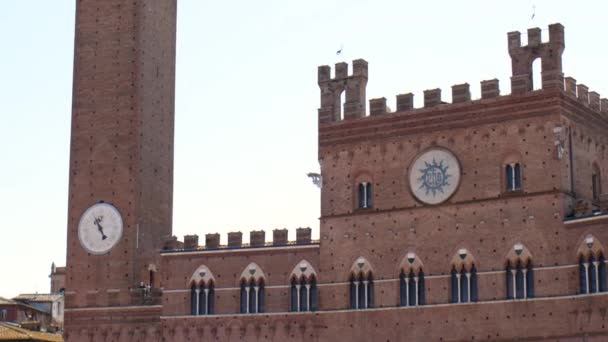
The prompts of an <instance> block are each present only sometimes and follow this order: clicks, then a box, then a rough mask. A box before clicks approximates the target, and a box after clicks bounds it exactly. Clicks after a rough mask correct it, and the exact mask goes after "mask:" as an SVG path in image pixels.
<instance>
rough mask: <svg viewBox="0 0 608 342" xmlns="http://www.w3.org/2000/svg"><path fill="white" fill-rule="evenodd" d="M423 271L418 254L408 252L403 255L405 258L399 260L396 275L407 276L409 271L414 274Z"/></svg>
mask: <svg viewBox="0 0 608 342" xmlns="http://www.w3.org/2000/svg"><path fill="white" fill-rule="evenodd" d="M423 269H424V264H423V263H422V260H420V257H419V256H418V254H416V253H414V252H413V251H409V252H407V253H405V256H404V257H403V259H401V263H400V264H399V271H398V273H399V274H400V273H401V272H404V273H405V274H409V273H410V271H414V274H418V273H419V272H420V271H421V270H423Z"/></svg>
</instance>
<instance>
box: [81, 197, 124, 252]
mask: <svg viewBox="0 0 608 342" xmlns="http://www.w3.org/2000/svg"><path fill="white" fill-rule="evenodd" d="M122 225H123V222H122V216H120V213H119V212H118V209H116V207H114V206H113V205H111V204H108V203H103V202H102V203H96V204H93V205H92V206H91V207H89V209H87V210H86V211H85V212H84V213H83V214H82V216H81V217H80V222H79V223H78V239H79V240H80V244H81V245H82V247H83V248H84V249H85V250H86V251H87V252H89V253H91V254H105V253H107V252H108V251H110V249H112V247H114V246H115V245H116V244H117V243H118V241H119V240H120V238H121V237H122V228H123V227H122Z"/></svg>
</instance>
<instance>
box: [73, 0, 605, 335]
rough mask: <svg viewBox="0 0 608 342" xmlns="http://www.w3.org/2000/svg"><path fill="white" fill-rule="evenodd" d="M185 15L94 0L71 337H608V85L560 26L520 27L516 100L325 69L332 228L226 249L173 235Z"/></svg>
mask: <svg viewBox="0 0 608 342" xmlns="http://www.w3.org/2000/svg"><path fill="white" fill-rule="evenodd" d="M175 24H176V1H175V0H162V1H161V0H138V1H131V2H125V1H119V0H106V1H103V2H102V1H93V0H80V1H78V2H77V9H76V38H75V52H74V88H73V110H72V137H71V150H70V151H71V158H70V183H69V184H70V185H69V186H70V188H69V212H68V229H67V237H68V247H67V264H66V269H65V271H66V276H65V277H66V278H65V300H66V310H65V338H66V340H67V341H198V340H201V339H202V340H205V341H207V340H209V341H210V340H214V341H216V340H217V341H391V342H393V341H469V340H495V341H506V340H515V339H517V340H525V341H557V340H559V341H606V340H608V330H607V328H606V324H607V321H606V313H607V312H608V301H607V299H608V295H607V293H606V290H607V284H606V260H605V247H604V245H605V244H608V230H606V228H605V226H606V225H608V214H607V212H608V201H607V200H606V197H605V196H604V189H606V188H608V186H605V185H603V180H604V178H606V177H605V175H606V174H607V172H608V159H607V156H606V145H607V144H608V138H607V137H608V99H605V98H601V96H600V95H599V94H598V93H597V92H594V91H591V92H590V91H589V90H588V88H587V87H586V86H585V85H583V84H577V81H576V80H575V79H574V78H572V77H564V74H563V71H562V53H563V51H564V48H565V39H564V27H563V26H562V25H560V24H552V25H550V26H549V30H548V37H543V38H544V40H543V39H541V30H540V29H537V28H534V29H530V30H528V33H527V36H528V39H527V44H525V45H524V44H522V43H521V39H520V33H519V32H511V33H509V34H508V53H509V55H510V58H511V63H512V71H513V73H512V77H511V93H510V94H503V93H502V92H501V91H500V87H499V82H498V80H496V79H493V80H486V81H482V82H481V85H480V86H481V98H480V99H473V98H471V94H470V87H469V84H458V85H454V86H453V87H452V89H451V93H452V94H451V95H452V96H451V98H452V100H451V103H447V102H444V100H443V99H442V91H441V89H432V90H426V91H424V106H423V107H422V108H414V101H413V95H412V94H411V93H409V94H401V95H397V98H396V110H395V111H391V110H390V109H388V107H387V104H386V99H385V98H380V99H372V100H369V102H368V100H367V99H366V85H367V80H368V64H367V62H366V61H364V60H362V59H358V60H355V61H353V62H352V64H351V65H348V64H346V63H338V64H336V65H335V67H334V68H333V70H332V68H331V67H329V66H321V67H319V69H318V84H319V87H320V91H321V101H320V108H319V111H318V123H319V126H318V127H319V132H318V133H319V142H318V158H319V163H320V167H321V172H320V177H321V179H320V182H321V185H322V186H321V215H320V240H319V241H314V240H312V239H311V232H310V229H308V228H300V229H298V230H297V238H296V240H295V241H288V239H287V230H274V231H272V232H271V235H272V236H271V237H270V236H268V240H270V242H267V236H266V233H265V232H264V231H253V232H251V235H250V243H248V244H244V243H243V241H242V240H243V239H242V234H241V233H238V232H235V233H229V235H228V240H227V241H228V244H227V245H221V244H220V236H219V235H218V234H206V235H205V239H204V240H205V241H204V244H203V242H202V241H201V242H199V239H198V236H196V235H188V236H185V237H184V240H183V241H178V240H177V239H176V238H175V237H171V236H172V227H171V222H172V196H173V137H174V98H175V97H174V93H175V86H174V84H175V34H176V25H175ZM536 59H540V60H541V66H542V70H541V81H540V82H541V83H542V85H536V87H535V85H534V84H533V77H532V75H533V72H532V62H533V61H534V60H536ZM505 62H506V60H505ZM349 69H351V70H349ZM343 93H344V96H342V94H343ZM342 98H344V102H343V103H342V101H341V99H342ZM367 107H369V111H368V110H367ZM269 235H270V233H269Z"/></svg>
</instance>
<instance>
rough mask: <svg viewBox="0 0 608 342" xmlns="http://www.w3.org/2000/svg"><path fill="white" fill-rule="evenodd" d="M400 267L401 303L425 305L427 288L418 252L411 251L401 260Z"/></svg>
mask: <svg viewBox="0 0 608 342" xmlns="http://www.w3.org/2000/svg"><path fill="white" fill-rule="evenodd" d="M400 269H401V272H400V274H399V290H400V291H399V292H400V293H399V297H400V301H399V304H400V305H401V306H418V305H424V303H425V298H424V295H425V288H424V272H423V270H422V262H421V261H420V259H419V258H418V257H417V256H416V254H414V253H412V252H410V253H408V254H407V256H406V257H405V259H404V260H403V261H402V262H401V266H400Z"/></svg>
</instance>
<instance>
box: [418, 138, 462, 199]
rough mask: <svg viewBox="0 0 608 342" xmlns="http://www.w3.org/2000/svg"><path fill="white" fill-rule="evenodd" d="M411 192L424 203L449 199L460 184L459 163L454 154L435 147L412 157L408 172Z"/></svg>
mask: <svg viewBox="0 0 608 342" xmlns="http://www.w3.org/2000/svg"><path fill="white" fill-rule="evenodd" d="M409 181H410V190H411V191H412V194H413V195H414V196H415V197H416V198H417V199H418V200H419V201H420V202H422V203H424V204H431V205H432V204H440V203H442V202H445V201H446V200H447V199H449V198H450V197H451V196H452V195H453V194H454V192H456V189H457V188H458V185H459V184H460V163H459V162H458V159H456V156H454V154H453V153H452V152H450V151H448V150H446V149H443V148H439V147H435V148H431V149H429V150H427V151H425V152H424V153H422V154H420V155H419V156H418V157H416V158H415V159H414V162H413V163H412V166H411V167H410V174H409Z"/></svg>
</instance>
